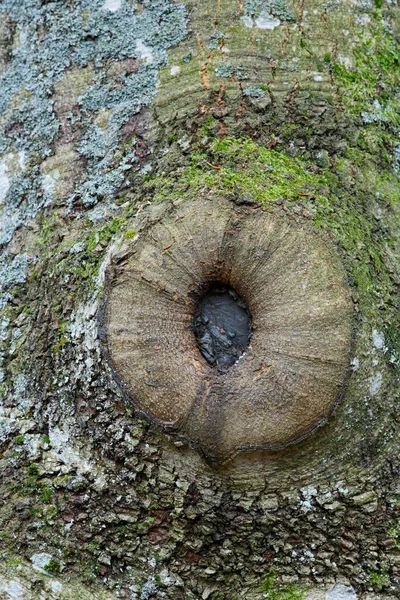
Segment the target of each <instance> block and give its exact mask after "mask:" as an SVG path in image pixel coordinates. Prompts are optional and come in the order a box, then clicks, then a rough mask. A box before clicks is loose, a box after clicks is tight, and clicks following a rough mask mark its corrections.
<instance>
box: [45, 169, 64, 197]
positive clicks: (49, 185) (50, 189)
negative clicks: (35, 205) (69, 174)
mask: <svg viewBox="0 0 400 600" xmlns="http://www.w3.org/2000/svg"><path fill="white" fill-rule="evenodd" d="M60 176H61V173H60V171H59V170H58V169H55V170H54V171H52V172H51V173H46V175H43V177H42V189H43V191H44V193H45V194H46V195H48V196H51V195H52V194H53V193H54V190H55V187H56V183H57V181H58V180H59V179H60Z"/></svg>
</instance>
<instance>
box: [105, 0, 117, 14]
mask: <svg viewBox="0 0 400 600" xmlns="http://www.w3.org/2000/svg"><path fill="white" fill-rule="evenodd" d="M121 6H122V1H121V0H106V1H105V2H104V4H103V9H104V10H109V11H110V12H117V10H119V9H120V8H121Z"/></svg>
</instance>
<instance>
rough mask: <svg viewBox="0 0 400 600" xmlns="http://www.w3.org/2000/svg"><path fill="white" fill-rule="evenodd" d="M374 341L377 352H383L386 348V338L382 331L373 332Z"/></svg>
mask: <svg viewBox="0 0 400 600" xmlns="http://www.w3.org/2000/svg"><path fill="white" fill-rule="evenodd" d="M372 340H373V343H374V347H375V348H376V349H377V350H383V349H384V348H385V336H384V335H383V333H381V332H380V331H377V330H376V329H374V331H373V332H372Z"/></svg>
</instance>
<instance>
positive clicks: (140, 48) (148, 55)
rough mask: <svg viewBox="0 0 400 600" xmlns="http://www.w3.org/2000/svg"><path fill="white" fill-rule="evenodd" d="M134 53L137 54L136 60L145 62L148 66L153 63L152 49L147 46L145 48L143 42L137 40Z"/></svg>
mask: <svg viewBox="0 0 400 600" xmlns="http://www.w3.org/2000/svg"><path fill="white" fill-rule="evenodd" d="M136 52H137V53H138V58H142V59H143V60H146V61H147V62H148V63H149V64H150V63H152V62H153V61H154V55H153V52H152V49H151V48H150V47H149V46H146V44H144V42H143V40H138V41H137V42H136Z"/></svg>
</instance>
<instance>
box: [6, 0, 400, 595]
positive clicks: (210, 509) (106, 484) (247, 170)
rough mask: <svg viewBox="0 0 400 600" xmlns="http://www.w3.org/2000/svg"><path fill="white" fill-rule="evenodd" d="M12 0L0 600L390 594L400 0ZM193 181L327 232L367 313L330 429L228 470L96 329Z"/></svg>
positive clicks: (395, 523) (399, 345) (208, 192)
mask: <svg viewBox="0 0 400 600" xmlns="http://www.w3.org/2000/svg"><path fill="white" fill-rule="evenodd" d="M0 14H1V19H0V74H1V77H2V79H1V82H0V115H1V117H0V200H1V202H2V204H1V210H2V219H1V232H0V243H1V244H2V255H1V258H0V287H1V294H2V296H1V302H0V309H1V318H0V342H1V355H0V356H1V399H0V478H1V479H0V498H1V508H0V523H1V526H0V551H1V564H0V597H1V598H5V599H8V598H34V599H39V598H76V597H82V598H85V597H87V598H99V599H100V598H101V599H102V598H107V599H114V598H132V599H140V600H146V599H147V598H167V599H168V598H170V599H174V600H178V599H179V598H182V599H183V598H185V599H195V598H196V599H197V598H203V599H204V600H207V598H211V599H212V600H217V599H218V598H219V599H220V600H222V599H225V598H226V599H229V600H231V599H232V600H233V599H234V598H240V599H246V600H253V599H254V600H258V599H259V598H260V599H261V598H263V597H265V596H266V595H267V597H269V598H272V599H274V600H289V599H290V600H295V599H299V598H302V597H304V598H309V599H310V600H311V599H313V600H314V599H315V600H317V599H318V600H322V599H324V600H338V599H339V598H341V599H342V598H344V599H348V600H350V599H355V598H369V599H371V598H374V597H379V598H389V597H399V586H400V582H399V579H400V548H399V546H400V522H399V518H400V517H399V504H400V502H399V501H400V482H399V470H400V465H399V449H400V448H399V446H400V441H399V424H400V417H399V368H400V358H399V357H400V336H399V286H400V268H399V251H400V248H399V227H400V211H399V197H400V184H399V173H400V140H399V128H400V117H399V104H400V100H399V91H398V90H399V83H400V62H399V43H398V36H399V24H400V10H399V7H398V6H397V4H396V3H394V2H393V1H389V0H376V1H372V0H354V1H351V2H350V1H340V0H328V1H326V2H322V1H321V0H302V1H299V2H291V1H289V0H287V2H285V1H284V0H215V1H214V0H213V1H211V0H210V1H208V2H200V1H199V2H197V1H196V2H185V3H183V2H176V3H175V2H173V1H172V0H152V1H147V0H143V1H142V2H128V0H125V1H124V0H106V1H103V0H101V1H100V0H80V1H79V2H78V1H76V2H75V1H73V0H71V1H68V2H58V1H56V2H44V1H43V2H41V1H40V0H29V1H28V0H24V1H21V2H14V1H13V0H3V1H2V2H1V3H0ZM202 197H204V198H207V202H211V203H212V202H213V199H214V202H215V203H218V202H227V203H232V206H254V207H256V208H254V210H255V211H257V210H259V211H265V212H266V214H268V215H271V219H273V218H277V216H278V215H281V216H282V218H285V219H288V220H289V221H290V222H291V223H293V224H295V225H294V226H296V227H297V228H299V229H301V228H302V227H303V224H304V223H307V227H308V228H310V231H312V235H315V236H323V237H324V239H326V240H327V244H328V245H330V246H331V247H332V248H333V251H332V252H333V255H335V256H337V255H338V256H340V262H341V266H340V269H343V270H344V272H346V273H347V282H348V286H349V288H351V295H352V298H353V302H354V313H355V318H354V323H355V331H356V335H355V341H354V347H353V353H352V355H353V360H352V370H353V372H352V375H351V378H350V380H349V384H348V386H347V388H346V393H345V395H344V397H343V399H342V401H341V403H340V404H339V406H338V407H337V410H336V412H335V414H334V415H333V416H332V418H330V419H329V421H328V423H327V425H325V426H324V427H321V428H320V429H319V430H318V431H317V432H315V433H314V434H313V435H311V436H309V437H308V438H307V439H305V440H303V441H302V442H300V443H298V444H295V445H293V446H290V447H288V448H286V449H283V450H279V451H274V452H272V451H270V452H268V451H264V452H252V453H246V454H239V455H238V456H236V458H235V459H234V460H232V461H230V462H228V463H226V464H224V465H220V466H214V467H212V466H210V465H209V464H207V462H205V461H204V460H203V458H202V457H201V455H200V454H199V453H198V451H197V450H196V449H195V448H192V447H191V446H190V445H187V444H186V443H185V442H184V441H183V440H181V439H178V438H177V437H176V436H175V435H168V434H167V433H165V432H162V431H157V429H156V428H155V427H154V426H153V425H152V423H150V422H148V421H146V420H145V419H144V418H143V417H142V416H141V415H140V414H137V413H135V410H134V409H133V407H132V406H131V403H130V401H129V400H127V398H126V395H125V393H124V391H123V390H122V389H121V386H120V384H119V380H118V378H117V377H115V373H114V372H113V371H112V370H111V369H110V367H109V365H108V363H107V360H106V359H105V357H104V356H103V355H102V353H101V345H100V339H99V329H98V315H99V310H100V306H101V301H102V298H103V297H104V281H105V273H106V271H107V269H109V268H110V264H111V262H112V260H115V258H116V257H118V255H119V254H120V255H122V254H123V253H124V252H125V251H126V250H125V248H130V247H132V245H134V240H135V237H136V235H137V231H138V230H139V229H140V226H141V222H142V221H141V219H142V217H143V215H146V214H147V213H146V211H147V210H149V208H148V207H149V205H150V207H152V210H158V211H159V216H160V222H162V219H163V215H165V214H170V207H172V206H173V205H174V206H178V205H182V206H184V205H185V202H195V201H198V199H200V198H202ZM221 199H222V200H221ZM246 210H247V209H246ZM254 214H256V212H255V213H254ZM195 219H196V217H195V216H194V222H195ZM335 260H339V259H338V258H335ZM250 269H251V265H249V270H250ZM107 272H108V271H107ZM238 291H240V290H238ZM321 336H322V334H321ZM324 342H325V340H324V339H321V343H324ZM132 369H134V366H133V367H132ZM190 437H193V436H190V435H189V438H190Z"/></svg>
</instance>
